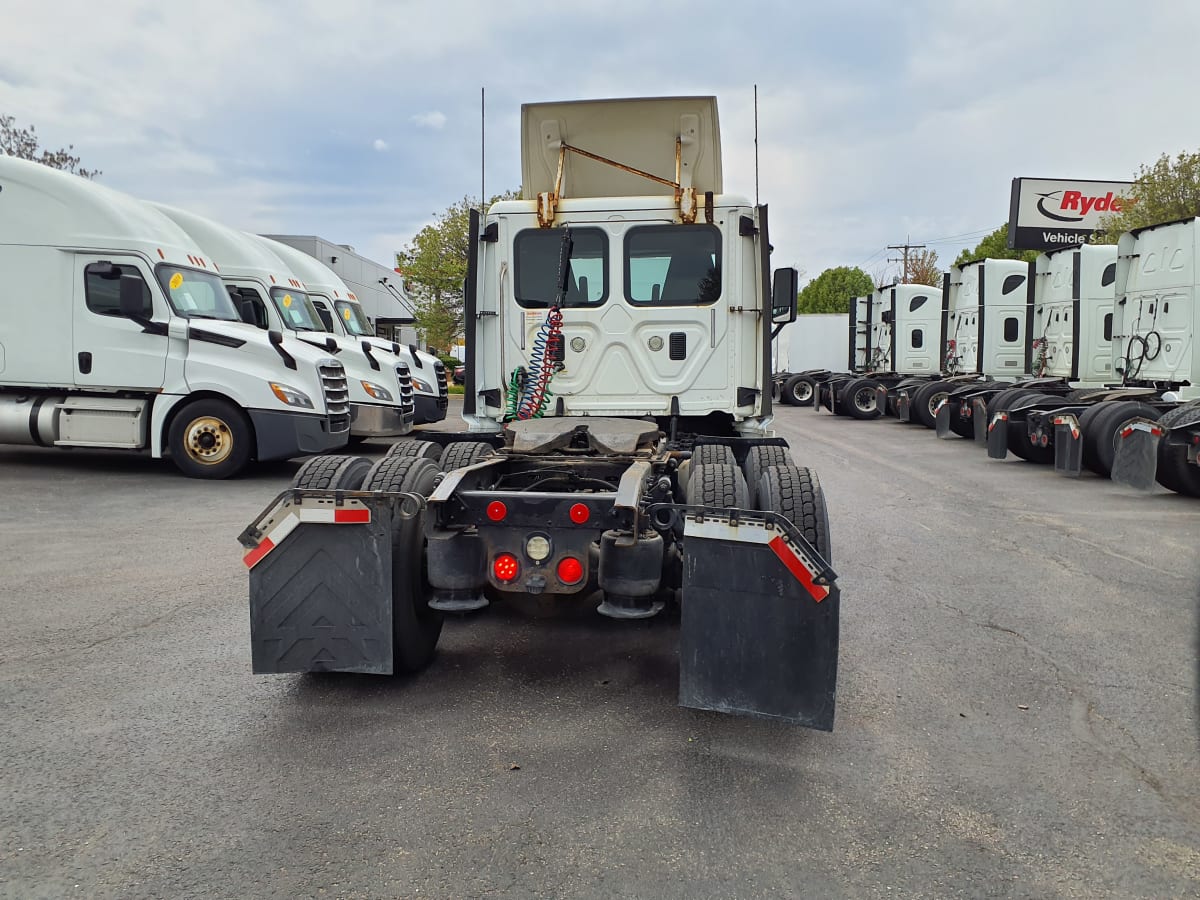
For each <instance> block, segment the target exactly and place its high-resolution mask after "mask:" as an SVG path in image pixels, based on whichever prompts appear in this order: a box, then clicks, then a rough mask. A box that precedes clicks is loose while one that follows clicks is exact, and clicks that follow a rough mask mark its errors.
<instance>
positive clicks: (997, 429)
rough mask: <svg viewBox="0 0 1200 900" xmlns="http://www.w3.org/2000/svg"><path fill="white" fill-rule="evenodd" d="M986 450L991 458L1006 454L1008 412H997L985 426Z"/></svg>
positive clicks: (1002, 456)
mask: <svg viewBox="0 0 1200 900" xmlns="http://www.w3.org/2000/svg"><path fill="white" fill-rule="evenodd" d="M987 451H988V456H990V457H991V458H992V459H1005V458H1006V457H1007V456H1008V413H1006V412H998V413H996V414H995V415H994V416H992V421H990V422H988V426H987Z"/></svg>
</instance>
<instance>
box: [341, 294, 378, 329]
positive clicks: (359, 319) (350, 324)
mask: <svg viewBox="0 0 1200 900" xmlns="http://www.w3.org/2000/svg"><path fill="white" fill-rule="evenodd" d="M333 305H334V306H336V307H337V311H338V315H339V316H341V317H342V324H343V325H345V326H346V333H347V334H354V335H366V336H368V337H371V336H372V335H373V334H374V332H372V331H371V323H370V322H369V321H367V314H366V313H365V312H363V308H362V306H360V305H359V304H357V303H352V302H351V301H349V300H335V301H333Z"/></svg>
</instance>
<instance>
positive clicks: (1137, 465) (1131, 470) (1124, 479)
mask: <svg viewBox="0 0 1200 900" xmlns="http://www.w3.org/2000/svg"><path fill="white" fill-rule="evenodd" d="M1165 434H1166V431H1165V429H1163V427H1162V426H1161V425H1159V424H1158V423H1157V422H1153V421H1151V420H1150V419H1133V420H1132V421H1130V422H1127V423H1126V424H1125V427H1124V428H1122V429H1121V431H1120V432H1119V433H1118V434H1117V454H1116V457H1115V458H1114V459H1113V467H1112V480H1113V481H1115V482H1117V483H1118V484H1123V485H1126V486H1127V487H1131V488H1137V489H1138V490H1139V491H1148V490H1151V489H1152V488H1153V487H1154V484H1155V476H1156V475H1157V473H1158V444H1159V441H1161V440H1162V439H1163V435H1165Z"/></svg>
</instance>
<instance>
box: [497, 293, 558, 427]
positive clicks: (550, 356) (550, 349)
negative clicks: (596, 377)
mask: <svg viewBox="0 0 1200 900" xmlns="http://www.w3.org/2000/svg"><path fill="white" fill-rule="evenodd" d="M562 321H563V317H562V312H561V311H560V310H559V308H558V306H551V307H550V309H549V310H547V312H546V320H545V321H544V322H542V324H541V325H540V326H539V327H538V331H537V335H536V336H535V337H534V339H533V349H532V351H531V352H530V354H529V370H528V372H527V373H526V376H525V383H524V385H522V387H521V399H520V401H519V403H518V404H517V414H516V418H517V419H519V420H521V421H524V420H526V419H533V418H536V417H538V416H541V415H542V414H543V413H544V412H545V411H546V404H547V403H549V402H550V396H549V387H550V379H551V378H552V377H553V376H554V367H555V363H556V362H557V358H558V356H559V350H560V349H561V348H562ZM514 374H515V373H514ZM514 382H515V379H514ZM510 390H511V387H510Z"/></svg>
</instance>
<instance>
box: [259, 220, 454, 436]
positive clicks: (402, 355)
mask: <svg viewBox="0 0 1200 900" xmlns="http://www.w3.org/2000/svg"><path fill="white" fill-rule="evenodd" d="M254 238H255V240H257V241H259V242H260V243H262V244H263V245H264V246H265V247H267V248H268V249H269V250H271V252H273V253H275V254H276V255H278V256H279V257H280V259H282V260H284V262H286V263H287V265H288V266H289V267H290V268H291V269H292V271H294V272H295V273H296V275H297V277H298V278H300V280H301V281H302V282H303V283H304V286H305V290H306V291H307V292H308V294H309V296H310V297H311V299H312V302H313V305H314V306H315V307H316V310H317V313H318V315H320V317H321V319H322V320H323V321H324V323H325V325H326V327H327V328H329V329H332V330H333V331H334V333H335V334H341V335H343V336H344V337H345V338H346V339H347V340H356V341H359V342H361V343H362V344H363V346H371V347H374V348H376V350H377V351H380V352H384V353H391V354H394V355H395V356H397V357H399V359H400V361H401V362H403V363H405V364H406V365H407V366H408V371H409V377H410V378H411V380H412V388H413V405H414V413H413V424H415V425H427V424H430V423H432V422H440V421H441V420H442V419H444V418H446V410H447V408H448V406H449V402H450V398H449V392H450V388H449V384H448V382H447V381H446V366H445V365H444V364H443V363H442V361H441V360H440V359H438V358H437V357H436V356H434V355H433V354H432V353H426V352H424V351H423V350H418V349H417V348H416V347H415V346H412V345H409V346H405V345H403V344H400V343H397V342H395V341H388V340H385V339H383V338H379V337H375V333H374V331H373V330H372V328H371V323H370V322H369V320H368V318H367V315H366V311H365V310H364V309H363V305H362V303H360V302H359V299H358V295H357V294H356V293H355V292H354V291H352V290H351V289H350V288H349V286H347V285H346V283H345V282H344V281H342V280H341V279H340V278H339V277H338V276H337V274H336V273H335V272H334V271H333V270H332V269H330V268H329V267H328V266H326V265H325V264H324V263H322V262H320V261H319V260H317V259H314V258H313V257H311V256H309V255H308V254H306V253H303V252H301V251H300V250H297V249H296V248H295V247H292V246H290V245H288V244H283V243H280V242H278V241H276V240H274V239H272V238H268V237H264V236H262V235H256V236H254Z"/></svg>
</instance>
